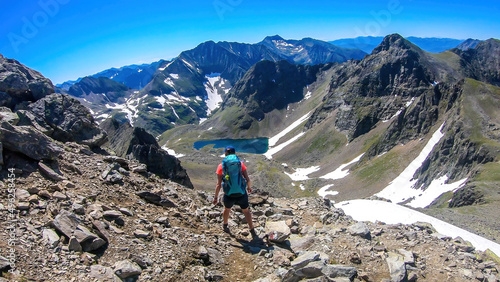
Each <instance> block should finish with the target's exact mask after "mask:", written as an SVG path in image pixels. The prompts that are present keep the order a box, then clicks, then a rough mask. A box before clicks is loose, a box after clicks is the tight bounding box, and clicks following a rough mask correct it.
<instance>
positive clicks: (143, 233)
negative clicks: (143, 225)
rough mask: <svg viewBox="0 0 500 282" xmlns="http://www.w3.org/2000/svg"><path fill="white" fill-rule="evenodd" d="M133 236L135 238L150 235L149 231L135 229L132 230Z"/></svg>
mask: <svg viewBox="0 0 500 282" xmlns="http://www.w3.org/2000/svg"><path fill="white" fill-rule="evenodd" d="M134 236H135V237H137V238H148V237H149V236H150V233H149V232H147V231H144V230H140V229H136V230H135V231H134Z"/></svg>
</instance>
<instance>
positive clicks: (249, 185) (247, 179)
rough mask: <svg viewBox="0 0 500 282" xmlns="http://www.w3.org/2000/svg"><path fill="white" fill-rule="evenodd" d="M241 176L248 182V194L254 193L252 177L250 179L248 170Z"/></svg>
mask: <svg viewBox="0 0 500 282" xmlns="http://www.w3.org/2000/svg"><path fill="white" fill-rule="evenodd" d="M241 174H243V177H244V178H245V180H246V181H247V191H248V193H252V191H253V190H252V183H251V182H250V177H248V172H247V171H246V170H244V171H242V172H241Z"/></svg>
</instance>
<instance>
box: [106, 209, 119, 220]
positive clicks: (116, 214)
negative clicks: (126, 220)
mask: <svg viewBox="0 0 500 282" xmlns="http://www.w3.org/2000/svg"><path fill="white" fill-rule="evenodd" d="M102 215H103V216H104V218H105V219H116V218H119V217H121V216H122V213H121V212H119V211H115V210H109V211H105V212H103V213H102Z"/></svg>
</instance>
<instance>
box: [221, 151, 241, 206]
mask: <svg viewBox="0 0 500 282" xmlns="http://www.w3.org/2000/svg"><path fill="white" fill-rule="evenodd" d="M222 181H223V185H222V188H223V189H224V194H226V195H227V196H229V197H241V196H243V195H245V194H246V188H247V181H246V180H245V178H244V177H243V175H242V173H241V160H240V159H239V158H238V157H237V156H236V155H234V154H231V155H229V156H227V157H225V158H224V160H223V161H222Z"/></svg>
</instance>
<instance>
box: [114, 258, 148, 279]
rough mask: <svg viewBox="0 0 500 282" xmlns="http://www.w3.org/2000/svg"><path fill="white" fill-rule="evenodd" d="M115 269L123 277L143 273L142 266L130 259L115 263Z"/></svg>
mask: <svg viewBox="0 0 500 282" xmlns="http://www.w3.org/2000/svg"><path fill="white" fill-rule="evenodd" d="M113 269H114V271H115V274H116V275H117V276H118V277H120V278H121V279H127V278H132V277H136V276H139V275H141V273H142V269H141V267H140V266H139V265H138V264H137V263H135V262H133V261H131V260H128V259H127V260H122V261H119V262H117V263H115V264H114V265H113Z"/></svg>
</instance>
